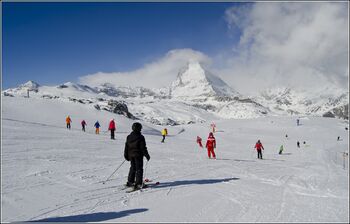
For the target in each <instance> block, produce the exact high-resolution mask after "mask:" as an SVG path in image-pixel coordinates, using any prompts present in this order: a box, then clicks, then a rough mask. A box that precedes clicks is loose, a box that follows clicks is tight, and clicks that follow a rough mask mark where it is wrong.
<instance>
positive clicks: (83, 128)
mask: <svg viewBox="0 0 350 224" xmlns="http://www.w3.org/2000/svg"><path fill="white" fill-rule="evenodd" d="M85 125H86V122H85V120H82V122H81V129H82V130H83V131H85Z"/></svg>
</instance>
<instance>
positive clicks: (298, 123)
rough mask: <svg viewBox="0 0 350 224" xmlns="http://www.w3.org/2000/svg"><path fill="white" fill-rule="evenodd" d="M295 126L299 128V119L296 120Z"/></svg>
mask: <svg viewBox="0 0 350 224" xmlns="http://www.w3.org/2000/svg"><path fill="white" fill-rule="evenodd" d="M297 126H299V118H298V119H297Z"/></svg>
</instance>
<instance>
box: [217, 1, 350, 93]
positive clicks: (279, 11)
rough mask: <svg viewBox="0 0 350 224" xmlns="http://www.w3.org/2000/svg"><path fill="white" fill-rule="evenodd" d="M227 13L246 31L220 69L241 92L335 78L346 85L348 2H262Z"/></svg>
mask: <svg viewBox="0 0 350 224" xmlns="http://www.w3.org/2000/svg"><path fill="white" fill-rule="evenodd" d="M225 16H226V20H227V22H228V26H229V28H230V29H237V28H238V29H240V30H241V32H242V35H241V37H240V42H239V44H238V45H237V46H234V48H233V51H234V53H235V56H233V52H232V56H231V57H230V56H229V57H228V59H227V60H226V67H225V68H224V69H220V68H217V69H216V72H217V73H220V74H221V76H222V78H224V79H225V80H227V81H228V82H229V83H231V84H232V85H233V86H234V87H236V89H237V90H238V91H241V92H249V91H251V90H252V89H262V88H266V87H271V86H276V85H285V86H292V87H301V88H314V87H315V86H317V87H318V86H320V85H327V84H330V83H331V84H334V85H338V86H340V87H342V88H347V79H348V76H349V74H348V4H347V3H330V2H309V3H306V2H284V3H278V2H258V3H255V4H249V5H244V6H243V7H232V8H229V9H228V10H227V11H226V13H225ZM226 56H227V54H226ZM221 59H222V57H221ZM214 64H216V62H215V60H214Z"/></svg>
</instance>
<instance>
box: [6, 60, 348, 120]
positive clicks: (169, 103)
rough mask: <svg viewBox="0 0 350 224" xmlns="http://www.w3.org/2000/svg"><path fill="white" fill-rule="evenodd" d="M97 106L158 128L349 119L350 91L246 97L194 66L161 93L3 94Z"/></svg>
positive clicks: (110, 89) (40, 89)
mask: <svg viewBox="0 0 350 224" xmlns="http://www.w3.org/2000/svg"><path fill="white" fill-rule="evenodd" d="M28 90H30V96H31V97H38V98H44V99H56V100H63V101H71V102H75V103H83V104H91V106H92V107H94V108H95V109H97V110H106V111H110V112H113V113H117V114H123V115H125V116H127V117H129V118H133V119H141V120H145V121H148V122H151V123H154V124H158V125H178V124H188V123H197V122H204V121H210V120H215V119H218V118H224V119H231V118H234V119H245V118H257V117H261V116H266V115H268V114H270V115H274V114H276V115H316V116H327V117H340V118H344V119H348V117H349V116H348V105H349V103H348V102H349V98H348V92H344V91H341V90H339V89H337V88H336V87H333V86H328V87H327V88H324V89H320V90H318V91H315V90H313V91H301V90H298V91H297V90H294V89H291V88H288V87H279V88H274V89H268V90H264V91H263V92H261V93H260V94H258V95H256V96H251V97H248V96H243V95H242V94H240V93H239V92H237V91H235V90H234V89H233V88H231V87H230V86H229V85H228V84H226V83H225V82H224V81H223V80H222V79H220V78H219V77H217V76H215V75H214V74H212V73H210V72H209V71H207V70H206V69H205V68H204V67H203V66H202V65H201V64H200V63H198V62H191V63H188V64H187V65H186V66H185V67H184V68H183V69H181V70H180V71H179V73H178V75H177V78H176V80H174V82H173V83H171V85H170V86H166V87H163V88H161V89H149V88H144V87H128V86H115V85H112V84H110V83H104V84H102V85H99V86H87V85H81V84H75V83H71V82H67V83H64V84H61V85H58V86H40V85H39V84H37V83H35V82H33V81H29V82H27V83H25V84H22V85H20V86H18V87H17V88H12V89H7V90H5V91H3V94H4V95H6V96H27V94H28Z"/></svg>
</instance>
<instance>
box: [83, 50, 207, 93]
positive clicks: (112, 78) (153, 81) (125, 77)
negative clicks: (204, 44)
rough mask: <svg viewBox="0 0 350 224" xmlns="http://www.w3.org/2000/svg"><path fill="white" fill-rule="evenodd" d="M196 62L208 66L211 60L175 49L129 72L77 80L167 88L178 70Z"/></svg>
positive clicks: (198, 54)
mask: <svg viewBox="0 0 350 224" xmlns="http://www.w3.org/2000/svg"><path fill="white" fill-rule="evenodd" d="M191 61H197V62H201V63H203V64H207V65H209V64H210V62H211V60H210V58H209V57H208V56H206V55H205V54H203V53H201V52H199V51H195V50H192V49H175V50H171V51H169V52H167V53H166V55H165V56H164V57H162V58H159V59H157V60H156V61H154V62H152V63H149V64H146V65H144V66H143V67H142V68H140V69H137V70H135V71H130V72H113V73H104V72H98V73H96V74H91V75H87V76H83V77H80V78H79V82H80V83H83V84H87V85H90V86H99V85H101V84H104V83H111V84H112V85H114V86H131V87H135V86H143V87H148V88H160V87H164V86H169V85H170V83H171V82H172V81H174V80H175V79H176V76H177V74H178V72H179V70H180V69H181V68H182V67H184V66H185V65H186V64H187V63H188V62H191Z"/></svg>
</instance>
